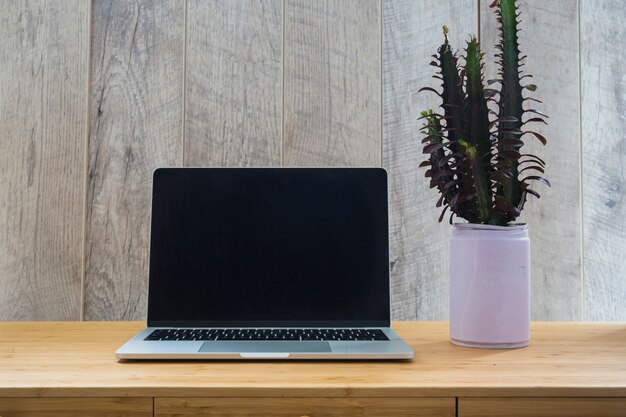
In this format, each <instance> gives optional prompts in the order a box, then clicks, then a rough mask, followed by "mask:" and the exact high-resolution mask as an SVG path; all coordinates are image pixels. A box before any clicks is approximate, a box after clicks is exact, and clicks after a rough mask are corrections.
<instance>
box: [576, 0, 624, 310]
mask: <svg viewBox="0 0 626 417" xmlns="http://www.w3.org/2000/svg"><path fill="white" fill-rule="evenodd" d="M625 19H626V3H625V2H623V1H621V0H611V1H602V2H596V1H592V0H581V3H580V34H581V35H580V40H581V43H580V45H581V50H580V58H581V59H580V73H581V78H582V89H581V100H580V102H581V106H582V109H581V110H582V112H581V115H582V137H583V142H582V154H583V161H582V162H583V171H582V172H583V178H582V184H583V187H582V189H583V213H584V216H583V237H584V239H583V242H584V248H583V250H584V255H585V256H584V266H585V269H584V277H585V279H584V289H583V294H584V298H583V300H584V318H585V319H586V320H621V321H624V320H626V256H624V254H625V253H626V215H625V214H626V168H625V167H626V115H625V109H626V71H625V70H624V68H625V67H626V53H625V48H626V42H624V39H626V28H625V27H624V20H625Z"/></svg>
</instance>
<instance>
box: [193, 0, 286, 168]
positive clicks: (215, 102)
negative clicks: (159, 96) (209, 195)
mask: <svg viewBox="0 0 626 417" xmlns="http://www.w3.org/2000/svg"><path fill="white" fill-rule="evenodd" d="M282 5H283V2H282V0H263V1H258V0H244V1H230V0H218V1H211V2H208V1H204V0H189V1H188V2H187V46H186V48H187V50H186V81H185V86H186V87H185V88H186V92H185V94H186V95H185V100H186V105H185V159H184V161H185V162H184V163H185V165H186V166H207V165H208V166H265V165H280V163H281V145H282V102H283V100H282V37H283V33H282V32H283V31H282V18H283V16H282Z"/></svg>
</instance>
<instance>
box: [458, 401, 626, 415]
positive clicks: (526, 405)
mask: <svg viewBox="0 0 626 417" xmlns="http://www.w3.org/2000/svg"><path fill="white" fill-rule="evenodd" d="M624 416H626V398H459V414H458V417H624Z"/></svg>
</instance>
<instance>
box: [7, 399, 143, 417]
mask: <svg viewBox="0 0 626 417" xmlns="http://www.w3.org/2000/svg"><path fill="white" fill-rule="evenodd" d="M0 416H2V417H31V416H32V417H35V416H38V417H53V416H54V417H61V416H63V417H91V416H94V417H131V416H137V417H152V398H84V397H83V398H0Z"/></svg>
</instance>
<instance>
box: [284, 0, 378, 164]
mask: <svg viewBox="0 0 626 417" xmlns="http://www.w3.org/2000/svg"><path fill="white" fill-rule="evenodd" d="M284 13H285V35H284V36H285V46H284V54H285V55H284V86H283V88H284V138H283V147H284V151H283V162H284V165H286V166H380V164H381V83H380V78H381V73H380V72H381V69H380V67H381V62H380V56H381V49H380V48H381V45H380V38H381V37H380V25H381V10H380V1H378V0H360V1H355V0H346V1H334V0H321V1H315V2H311V1H302V0H286V1H285V10H284Z"/></svg>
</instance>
